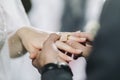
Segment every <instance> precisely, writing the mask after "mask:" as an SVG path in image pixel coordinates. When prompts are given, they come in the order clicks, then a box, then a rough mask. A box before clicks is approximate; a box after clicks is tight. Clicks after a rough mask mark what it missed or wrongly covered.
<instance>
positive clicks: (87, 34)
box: [73, 32, 93, 41]
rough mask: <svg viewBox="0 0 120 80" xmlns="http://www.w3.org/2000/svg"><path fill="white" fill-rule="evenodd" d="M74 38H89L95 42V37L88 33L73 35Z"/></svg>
mask: <svg viewBox="0 0 120 80" xmlns="http://www.w3.org/2000/svg"><path fill="white" fill-rule="evenodd" d="M73 36H77V37H80V38H87V39H88V40H90V41H93V36H92V34H90V33H86V32H80V33H78V32H76V33H73Z"/></svg>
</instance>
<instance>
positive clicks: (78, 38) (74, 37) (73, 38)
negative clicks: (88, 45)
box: [68, 36, 87, 42]
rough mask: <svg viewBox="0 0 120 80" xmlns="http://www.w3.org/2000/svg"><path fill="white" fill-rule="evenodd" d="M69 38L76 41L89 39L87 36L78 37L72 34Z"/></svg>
mask: <svg viewBox="0 0 120 80" xmlns="http://www.w3.org/2000/svg"><path fill="white" fill-rule="evenodd" d="M68 40H73V41H76V42H85V41H86V40H87V39H86V38H80V37H77V36H70V37H69V38H68Z"/></svg>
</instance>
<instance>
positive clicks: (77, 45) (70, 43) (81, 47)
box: [66, 40, 85, 51]
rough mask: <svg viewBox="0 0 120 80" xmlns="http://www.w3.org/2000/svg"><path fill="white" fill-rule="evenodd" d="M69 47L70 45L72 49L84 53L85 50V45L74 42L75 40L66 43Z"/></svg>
mask: <svg viewBox="0 0 120 80" xmlns="http://www.w3.org/2000/svg"><path fill="white" fill-rule="evenodd" d="M66 43H67V44H68V45H70V46H71V47H73V48H75V49H79V50H82V51H83V48H85V46H84V45H82V44H81V43H78V42H76V41H73V40H68V41H67V42H66Z"/></svg>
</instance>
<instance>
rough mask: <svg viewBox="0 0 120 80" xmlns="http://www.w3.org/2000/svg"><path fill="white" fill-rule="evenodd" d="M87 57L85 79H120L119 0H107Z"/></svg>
mask: <svg viewBox="0 0 120 80" xmlns="http://www.w3.org/2000/svg"><path fill="white" fill-rule="evenodd" d="M100 24H101V29H100V30H99V32H98V35H97V37H96V38H95V41H94V48H93V52H92V53H91V55H90V57H89V59H88V65H87V76H88V78H87V80H120V0H107V1H106V3H105V5H104V8H103V11H102V14H101V19H100Z"/></svg>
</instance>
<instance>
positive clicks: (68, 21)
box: [61, 0, 86, 32]
mask: <svg viewBox="0 0 120 80" xmlns="http://www.w3.org/2000/svg"><path fill="white" fill-rule="evenodd" d="M85 4H86V0H65V9H64V13H63V17H62V26H61V31H63V32H64V31H70V32H71V31H77V30H79V29H80V30H82V28H83V23H84V16H85V14H84V13H85Z"/></svg>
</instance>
